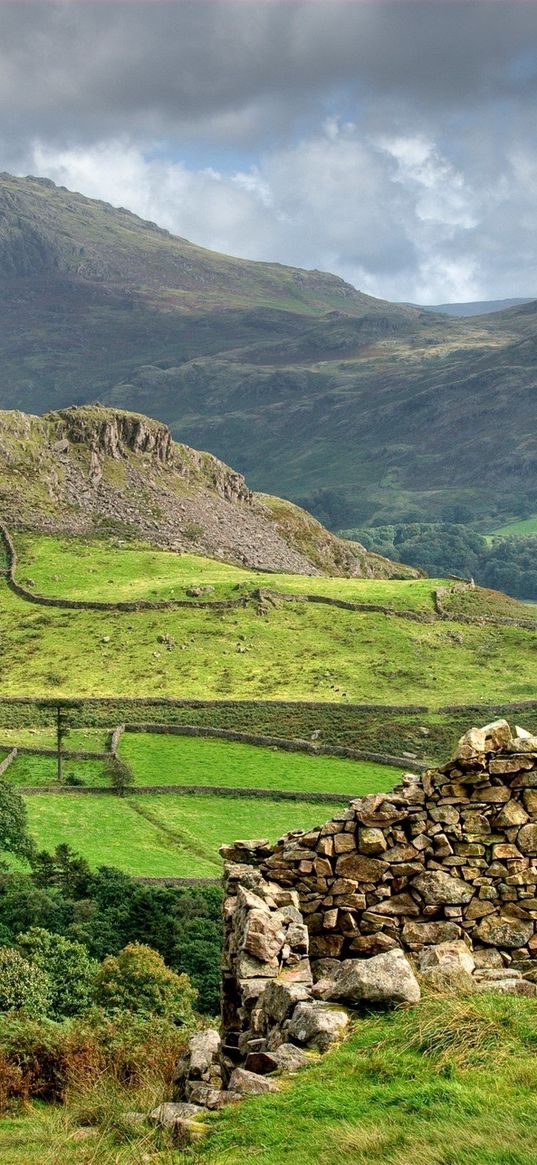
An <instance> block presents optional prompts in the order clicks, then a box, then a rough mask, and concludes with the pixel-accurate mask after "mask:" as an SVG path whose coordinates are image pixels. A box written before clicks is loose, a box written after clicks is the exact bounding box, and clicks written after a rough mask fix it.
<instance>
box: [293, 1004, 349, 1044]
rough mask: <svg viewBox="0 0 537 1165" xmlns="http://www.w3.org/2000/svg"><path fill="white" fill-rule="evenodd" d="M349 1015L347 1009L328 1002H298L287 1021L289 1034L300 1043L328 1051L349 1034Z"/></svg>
mask: <svg viewBox="0 0 537 1165" xmlns="http://www.w3.org/2000/svg"><path fill="white" fill-rule="evenodd" d="M348 1026H349V1017H348V1015H347V1012H346V1011H342V1010H340V1009H339V1008H337V1007H330V1006H329V1005H327V1004H326V1003H317V1002H312V1003H298V1004H297V1006H296V1007H295V1010H294V1012H293V1015H292V1017H291V1019H290V1020H289V1021H288V1022H287V1025H286V1029H287V1036H288V1037H289V1038H290V1039H292V1040H297V1042H298V1043H299V1044H306V1045H307V1046H308V1047H313V1048H317V1050H318V1051H319V1052H326V1051H327V1050H328V1048H329V1047H330V1046H331V1045H332V1044H334V1043H337V1042H338V1040H341V1039H343V1037H344V1036H345V1035H346V1034H347V1029H348Z"/></svg>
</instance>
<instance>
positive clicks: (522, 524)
mask: <svg viewBox="0 0 537 1165" xmlns="http://www.w3.org/2000/svg"><path fill="white" fill-rule="evenodd" d="M529 534H537V515H534V517H533V518H521V519H520V520H519V521H518V522H507V523H506V525H505V526H500V527H499V529H497V530H492V534H491V536H492V537H493V538H511V537H516V536H517V535H518V536H520V537H521V538H525V537H526V536H527V535H529Z"/></svg>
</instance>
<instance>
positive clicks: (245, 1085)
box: [229, 1068, 278, 1096]
mask: <svg viewBox="0 0 537 1165" xmlns="http://www.w3.org/2000/svg"><path fill="white" fill-rule="evenodd" d="M229 1090H230V1092H237V1093H240V1094H241V1095H243V1096H256V1095H257V1094H258V1093H261V1092H277V1091H278V1085H277V1084H275V1083H274V1081H273V1080H267V1078H266V1077H265V1076H258V1074H257V1072H247V1071H246V1069H245V1068H235V1070H234V1071H233V1072H232V1073H231V1076H230V1078H229Z"/></svg>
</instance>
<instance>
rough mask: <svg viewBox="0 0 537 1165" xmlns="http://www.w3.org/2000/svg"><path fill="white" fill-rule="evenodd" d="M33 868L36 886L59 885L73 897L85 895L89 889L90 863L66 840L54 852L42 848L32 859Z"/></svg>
mask: <svg viewBox="0 0 537 1165" xmlns="http://www.w3.org/2000/svg"><path fill="white" fill-rule="evenodd" d="M32 870H33V879H34V882H35V884H36V886H41V887H46V888H48V887H50V886H58V887H59V888H60V890H62V892H63V893H64V894H66V895H67V896H69V897H73V898H80V897H83V896H85V895H86V894H87V893H88V891H89V887H90V883H91V877H92V875H91V870H90V868H89V865H88V863H87V861H86V859H85V858H83V857H81V856H80V854H77V853H75V851H74V850H73V849H71V846H70V845H67V844H66V843H65V842H62V843H61V844H60V845H57V846H56V849H55V850H54V853H52V854H50V853H48V852H47V850H40V852H39V853H38V854H36V855H35V857H34V859H33V861H32Z"/></svg>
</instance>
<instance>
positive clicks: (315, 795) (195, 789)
mask: <svg viewBox="0 0 537 1165" xmlns="http://www.w3.org/2000/svg"><path fill="white" fill-rule="evenodd" d="M17 792H19V793H20V794H21V795H22V796H24V797H39V796H40V795H41V794H45V793H46V794H51V795H55V796H59V797H60V796H61V797H63V796H64V795H66V796H71V795H73V794H74V795H75V796H76V794H77V793H81V794H82V796H96V795H100V794H101V793H104V794H106V795H108V796H112V795H115V796H116V797H117V796H119V795H120V796H121V797H123V798H124V799H125V800H127V799H128V798H130V797H137V796H138V794H140V796H148V795H149V796H152V795H155V794H158V795H159V796H162V795H163V794H167V793H176V794H177V793H179V794H183V795H191V794H195V795H198V794H199V795H200V796H219V797H233V798H237V797H259V798H260V799H261V800H264V801H319V802H326V803H336V802H337V803H338V804H340V803H341V802H346V801H352V799H353V797H355V796H357V795H358V794H356V793H321V792H312V793H308V792H302V791H301V790H300V791H297V792H294V791H292V790H289V789H263V788H260V787H259V786H255V787H254V788H249V787H247V786H240V787H238V788H236V787H235V786H232V785H129V788H128V789H125V790H124V791H123V792H122V793H121V794H118V792H117V789H116V788H115V786H114V785H18V786H17Z"/></svg>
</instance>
